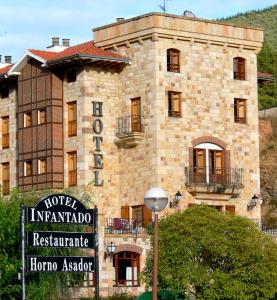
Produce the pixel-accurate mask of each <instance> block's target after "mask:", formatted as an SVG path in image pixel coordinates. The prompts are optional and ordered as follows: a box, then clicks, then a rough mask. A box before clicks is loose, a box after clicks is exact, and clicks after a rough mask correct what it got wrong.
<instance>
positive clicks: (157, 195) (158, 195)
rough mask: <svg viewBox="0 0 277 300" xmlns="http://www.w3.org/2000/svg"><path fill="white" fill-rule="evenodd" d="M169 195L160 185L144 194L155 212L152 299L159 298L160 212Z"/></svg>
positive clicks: (145, 199) (145, 200)
mask: <svg viewBox="0 0 277 300" xmlns="http://www.w3.org/2000/svg"><path fill="white" fill-rule="evenodd" d="M167 202H168V197H167V194H166V192H165V191H164V190H163V189H161V188H158V187H155V188H151V189H149V190H148V191H147V192H146V194H145V195H144V203H145V205H146V207H147V208H149V209H150V210H151V211H152V212H153V213H154V240H153V287H152V299H153V300H157V299H158V213H159V211H162V210H163V209H164V208H166V206H167Z"/></svg>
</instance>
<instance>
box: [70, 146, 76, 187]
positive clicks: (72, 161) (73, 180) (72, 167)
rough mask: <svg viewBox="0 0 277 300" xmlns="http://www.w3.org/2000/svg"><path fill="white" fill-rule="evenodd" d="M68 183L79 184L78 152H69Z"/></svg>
mask: <svg viewBox="0 0 277 300" xmlns="http://www.w3.org/2000/svg"><path fill="white" fill-rule="evenodd" d="M68 185H69V186H74V185H77V152H76V151H75V152H70V153H68Z"/></svg>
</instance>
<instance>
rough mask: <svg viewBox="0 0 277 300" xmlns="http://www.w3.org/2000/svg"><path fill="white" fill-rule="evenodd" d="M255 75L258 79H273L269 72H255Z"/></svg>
mask: <svg viewBox="0 0 277 300" xmlns="http://www.w3.org/2000/svg"><path fill="white" fill-rule="evenodd" d="M257 77H258V80H259V79H260V80H266V81H271V80H273V79H274V78H273V75H272V74H270V73H261V72H258V73H257Z"/></svg>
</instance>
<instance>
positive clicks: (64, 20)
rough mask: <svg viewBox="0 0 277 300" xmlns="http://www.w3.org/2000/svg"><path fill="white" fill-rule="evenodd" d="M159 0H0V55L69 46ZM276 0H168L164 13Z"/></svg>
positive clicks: (226, 12)
mask: <svg viewBox="0 0 277 300" xmlns="http://www.w3.org/2000/svg"><path fill="white" fill-rule="evenodd" d="M159 4H163V0H100V1H99V0H79V1H76V0H0V55H2V57H3V56H5V55H12V56H13V61H16V60H17V59H18V58H20V57H21V56H22V55H23V54H24V52H25V50H26V49H28V48H35V49H41V50H43V49H45V48H46V47H47V46H49V45H50V44H51V37H52V36H58V37H60V38H70V39H71V45H73V44H78V43H81V42H85V41H88V40H91V39H93V35H92V28H94V27H97V26H101V25H104V24H108V23H112V22H114V21H115V19H116V18H117V17H125V18H128V17H133V16H136V15H140V14H144V13H148V12H152V11H160V9H159V7H158V5H159ZM273 4H277V0H225V1H224V0H198V1H196V0H168V1H167V2H166V5H167V12H168V13H172V14H179V15H181V14H182V13H183V11H184V10H191V11H192V12H193V13H194V14H195V15H196V16H197V17H200V18H205V19H215V18H220V17H226V16H231V15H234V14H236V13H238V12H245V11H249V10H253V9H261V8H265V7H268V6H271V5H273Z"/></svg>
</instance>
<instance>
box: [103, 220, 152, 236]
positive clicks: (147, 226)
mask: <svg viewBox="0 0 277 300" xmlns="http://www.w3.org/2000/svg"><path fill="white" fill-rule="evenodd" d="M151 232H152V220H139V219H124V218H107V219H106V225H105V233H109V234H148V233H151Z"/></svg>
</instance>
